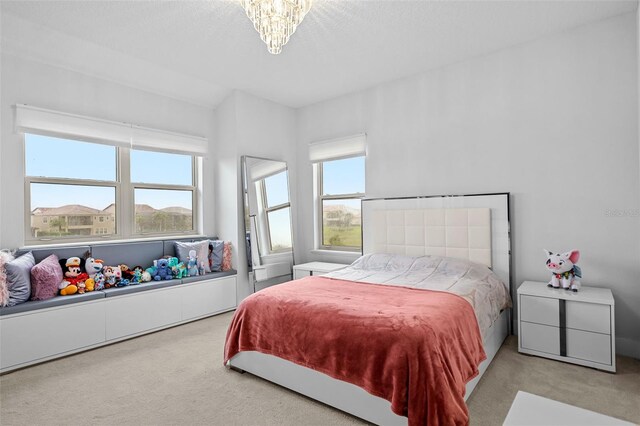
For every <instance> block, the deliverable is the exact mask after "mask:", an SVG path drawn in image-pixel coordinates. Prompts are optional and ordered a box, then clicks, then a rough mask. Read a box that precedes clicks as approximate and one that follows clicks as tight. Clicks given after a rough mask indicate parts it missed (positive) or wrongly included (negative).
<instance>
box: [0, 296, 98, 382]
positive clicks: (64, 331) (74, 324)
mask: <svg viewBox="0 0 640 426" xmlns="http://www.w3.org/2000/svg"><path fill="white" fill-rule="evenodd" d="M69 297H71V296H69ZM104 302H105V300H104V299H101V300H97V301H95V302H85V303H81V304H80V303H79V304H74V305H66V306H64V307H61V308H54V309H51V310H49V311H32V312H29V313H25V314H22V315H16V316H13V317H11V318H2V321H1V322H0V324H1V326H0V368H1V369H2V370H5V369H7V368H10V367H15V366H20V365H23V364H29V363H32V362H35V361H39V360H44V359H47V358H51V357H54V356H58V355H61V354H65V353H68V352H74V351H77V350H78V349H81V348H86V347H89V346H93V345H97V344H100V343H104V341H105V331H104V325H103V324H104V313H105V303H104Z"/></svg>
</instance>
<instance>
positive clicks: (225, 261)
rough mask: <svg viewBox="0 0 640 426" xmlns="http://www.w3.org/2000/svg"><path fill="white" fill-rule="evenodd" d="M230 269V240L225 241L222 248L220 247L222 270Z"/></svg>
mask: <svg viewBox="0 0 640 426" xmlns="http://www.w3.org/2000/svg"><path fill="white" fill-rule="evenodd" d="M230 269H231V242H229V241H225V242H224V248H223V249H222V270H223V271H228V270H230Z"/></svg>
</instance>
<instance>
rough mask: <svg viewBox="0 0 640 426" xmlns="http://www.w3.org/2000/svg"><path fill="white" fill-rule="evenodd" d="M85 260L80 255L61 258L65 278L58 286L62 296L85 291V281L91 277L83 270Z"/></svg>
mask: <svg viewBox="0 0 640 426" xmlns="http://www.w3.org/2000/svg"><path fill="white" fill-rule="evenodd" d="M82 263H83V261H82V259H80V258H79V257H70V258H68V259H60V266H61V267H62V275H63V277H64V278H63V279H62V282H61V283H60V286H59V287H58V288H59V289H60V295H61V296H69V295H71V294H76V293H80V294H82V293H84V292H85V283H84V282H85V281H86V280H87V278H89V275H87V273H86V272H84V270H83V265H82Z"/></svg>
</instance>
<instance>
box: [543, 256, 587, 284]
mask: <svg viewBox="0 0 640 426" xmlns="http://www.w3.org/2000/svg"><path fill="white" fill-rule="evenodd" d="M545 253H546V254H547V269H548V270H550V271H551V273H552V274H553V275H552V276H551V281H549V287H553V288H560V286H562V288H563V289H565V290H572V291H576V292H577V291H578V289H579V288H580V281H579V280H578V278H582V271H581V270H580V267H578V265H576V263H578V259H580V252H579V251H578V250H571V251H568V252H566V253H561V254H560V253H553V252H550V251H549V250H545Z"/></svg>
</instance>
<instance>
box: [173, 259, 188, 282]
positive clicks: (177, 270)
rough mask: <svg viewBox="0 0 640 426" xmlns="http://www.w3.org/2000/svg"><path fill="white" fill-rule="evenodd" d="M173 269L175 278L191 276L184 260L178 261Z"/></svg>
mask: <svg viewBox="0 0 640 426" xmlns="http://www.w3.org/2000/svg"><path fill="white" fill-rule="evenodd" d="M171 270H172V271H173V276H174V278H177V279H180V278H186V277H188V276H189V274H188V271H187V267H186V266H185V264H184V262H180V263H178V264H177V265H176V266H174V267H173V268H171Z"/></svg>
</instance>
